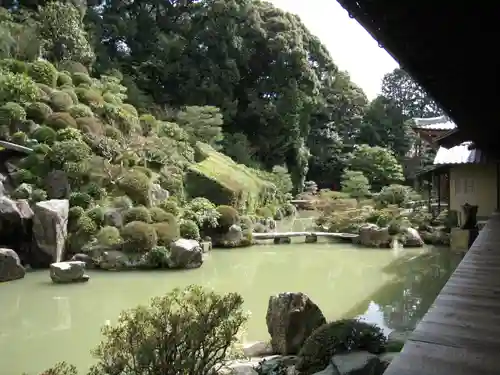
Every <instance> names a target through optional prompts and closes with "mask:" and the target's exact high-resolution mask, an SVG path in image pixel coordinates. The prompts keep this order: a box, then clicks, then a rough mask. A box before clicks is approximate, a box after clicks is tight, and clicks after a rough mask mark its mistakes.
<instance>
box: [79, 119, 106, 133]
mask: <svg viewBox="0 0 500 375" xmlns="http://www.w3.org/2000/svg"><path fill="white" fill-rule="evenodd" d="M76 124H77V127H78V129H80V130H81V131H82V132H83V133H85V134H92V135H102V134H103V126H104V125H103V124H102V122H101V120H99V119H98V118H97V117H80V118H77V119H76Z"/></svg>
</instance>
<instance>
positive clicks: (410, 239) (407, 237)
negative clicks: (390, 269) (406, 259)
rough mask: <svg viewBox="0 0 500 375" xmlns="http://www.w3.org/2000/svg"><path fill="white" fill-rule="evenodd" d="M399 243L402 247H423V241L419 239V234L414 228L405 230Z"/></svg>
mask: <svg viewBox="0 0 500 375" xmlns="http://www.w3.org/2000/svg"><path fill="white" fill-rule="evenodd" d="M401 241H402V243H403V246H404V247H422V246H424V240H422V237H420V234H419V233H418V231H417V230H416V229H414V228H406V229H405V230H404V232H403V235H402V238H401Z"/></svg>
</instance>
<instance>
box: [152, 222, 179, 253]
mask: <svg viewBox="0 0 500 375" xmlns="http://www.w3.org/2000/svg"><path fill="white" fill-rule="evenodd" d="M153 227H154V228H155V230H156V235H157V236H158V246H166V247H169V246H170V244H171V243H172V241H175V240H178V239H179V238H180V236H181V233H180V228H179V224H177V223H176V222H173V223H166V222H165V223H155V224H153Z"/></svg>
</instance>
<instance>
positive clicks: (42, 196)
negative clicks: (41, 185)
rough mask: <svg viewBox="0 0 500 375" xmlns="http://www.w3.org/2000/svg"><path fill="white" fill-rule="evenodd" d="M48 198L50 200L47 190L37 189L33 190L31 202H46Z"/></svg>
mask: <svg viewBox="0 0 500 375" xmlns="http://www.w3.org/2000/svg"><path fill="white" fill-rule="evenodd" d="M47 198H48V196H47V192H46V191H45V190H42V189H35V190H33V193H32V194H31V200H32V202H34V203H36V202H42V201H46V200H47Z"/></svg>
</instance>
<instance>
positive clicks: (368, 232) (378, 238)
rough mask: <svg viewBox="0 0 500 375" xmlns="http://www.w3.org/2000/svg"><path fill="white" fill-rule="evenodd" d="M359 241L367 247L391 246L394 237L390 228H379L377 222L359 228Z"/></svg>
mask: <svg viewBox="0 0 500 375" xmlns="http://www.w3.org/2000/svg"><path fill="white" fill-rule="evenodd" d="M358 241H359V243H360V244H361V245H363V246H367V247H390V245H391V241H392V237H391V236H390V235H389V230H388V228H379V227H378V226H377V225H375V224H365V225H363V226H362V227H361V228H359V239H358Z"/></svg>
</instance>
